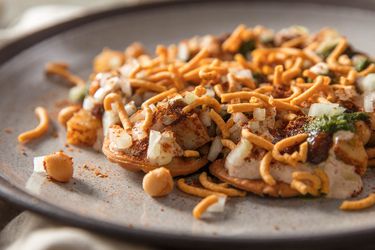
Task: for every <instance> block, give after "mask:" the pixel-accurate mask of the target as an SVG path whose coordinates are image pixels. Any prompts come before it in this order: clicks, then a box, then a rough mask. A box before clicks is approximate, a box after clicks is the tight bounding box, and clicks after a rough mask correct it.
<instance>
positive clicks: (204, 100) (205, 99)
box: [182, 96, 221, 113]
mask: <svg viewBox="0 0 375 250" xmlns="http://www.w3.org/2000/svg"><path fill="white" fill-rule="evenodd" d="M201 105H207V106H210V107H212V108H213V109H214V110H215V111H216V112H218V113H219V112H220V111H221V106H220V103H219V102H218V101H217V100H216V99H215V98H212V97H210V96H202V97H199V98H197V99H195V100H194V101H193V102H192V103H190V104H189V105H187V106H186V107H184V108H183V110H182V112H184V113H189V112H190V111H192V110H193V109H195V108H196V107H198V106H201Z"/></svg>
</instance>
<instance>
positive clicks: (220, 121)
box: [210, 109, 229, 139]
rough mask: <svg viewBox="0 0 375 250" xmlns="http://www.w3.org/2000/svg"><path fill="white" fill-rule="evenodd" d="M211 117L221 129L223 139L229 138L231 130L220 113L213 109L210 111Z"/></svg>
mask: <svg viewBox="0 0 375 250" xmlns="http://www.w3.org/2000/svg"><path fill="white" fill-rule="evenodd" d="M210 117H211V119H212V120H213V121H214V122H215V123H216V125H217V126H218V127H219V129H220V131H221V134H222V136H223V138H224V139H226V138H228V137H229V130H228V128H227V124H226V123H225V121H224V120H223V118H221V116H220V115H219V114H218V113H216V112H215V110H213V109H211V110H210Z"/></svg>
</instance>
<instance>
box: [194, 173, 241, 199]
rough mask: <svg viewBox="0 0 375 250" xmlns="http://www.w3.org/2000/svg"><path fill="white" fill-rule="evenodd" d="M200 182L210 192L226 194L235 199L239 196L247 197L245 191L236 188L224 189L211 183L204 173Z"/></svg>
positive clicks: (200, 176) (200, 177)
mask: <svg viewBox="0 0 375 250" xmlns="http://www.w3.org/2000/svg"><path fill="white" fill-rule="evenodd" d="M199 182H200V183H201V184H202V186H203V187H205V188H207V189H209V190H212V191H215V192H219V193H222V194H225V195H227V196H234V197H235V196H239V197H244V196H246V192H244V191H240V190H237V189H235V188H227V187H223V186H222V185H220V184H217V183H214V182H211V181H209V180H208V177H207V173H206V172H203V173H201V174H200V175H199Z"/></svg>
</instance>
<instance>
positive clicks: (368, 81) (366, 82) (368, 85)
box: [358, 73, 375, 93]
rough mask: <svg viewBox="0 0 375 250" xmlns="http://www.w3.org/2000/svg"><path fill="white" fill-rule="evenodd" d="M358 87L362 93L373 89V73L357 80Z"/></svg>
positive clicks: (374, 86) (374, 79) (374, 83)
mask: <svg viewBox="0 0 375 250" xmlns="http://www.w3.org/2000/svg"><path fill="white" fill-rule="evenodd" d="M358 87H359V89H360V90H362V91H363V92H364V93H369V92H373V91H375V73H373V74H368V75H367V76H366V77H364V78H362V79H360V80H359V81H358Z"/></svg>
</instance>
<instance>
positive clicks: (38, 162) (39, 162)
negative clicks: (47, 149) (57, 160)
mask: <svg viewBox="0 0 375 250" xmlns="http://www.w3.org/2000/svg"><path fill="white" fill-rule="evenodd" d="M44 157H45V156H38V157H34V172H35V173H45V172H46V170H45V169H44Z"/></svg>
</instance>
